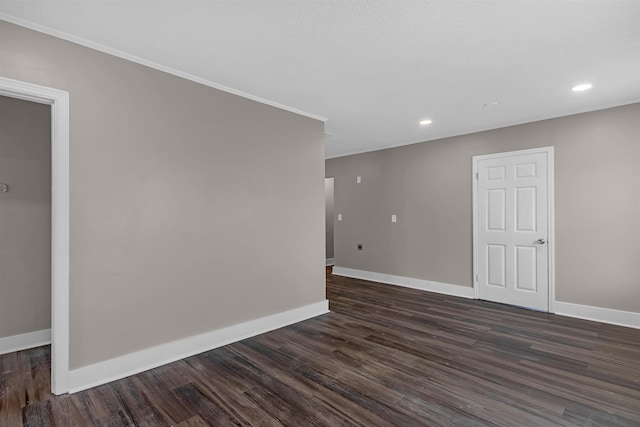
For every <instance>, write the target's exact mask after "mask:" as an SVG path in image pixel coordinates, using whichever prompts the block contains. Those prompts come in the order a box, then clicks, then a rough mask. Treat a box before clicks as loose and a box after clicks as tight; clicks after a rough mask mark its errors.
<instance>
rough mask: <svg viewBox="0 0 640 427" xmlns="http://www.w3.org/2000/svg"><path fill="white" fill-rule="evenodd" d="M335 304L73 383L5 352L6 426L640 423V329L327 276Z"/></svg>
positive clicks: (39, 360)
mask: <svg viewBox="0 0 640 427" xmlns="http://www.w3.org/2000/svg"><path fill="white" fill-rule="evenodd" d="M327 295H328V298H329V300H330V302H331V311H332V312H331V313H330V314H327V315H324V316H321V317H317V318H314V319H311V320H308V321H305V322H301V323H298V324H296V325H293V326H289V327H287V328H283V329H280V330H277V331H274V332H270V333H267V334H264V335H260V336H257V337H254V338H251V339H247V340H244V341H241V342H238V343H236V344H233V345H229V346H226V347H223V348H220V349H216V350H213V351H209V352H207V353H203V354H200V355H197V356H193V357H190V358H188V359H184V360H181V361H178V362H175V363H171V364H169V365H166V366H163V367H160V368H157V369H153V370H150V371H147V372H144V373H142V374H138V375H135V376H132V377H129V378H126V379H123V380H120V381H115V382H113V383H110V384H106V385H103V386H99V387H96V388H93V389H90V390H87V391H84V392H80V393H76V394H73V395H66V396H58V397H55V396H52V395H51V394H50V393H49V392H48V390H49V363H50V350H49V347H40V348H36V349H33V350H27V351H21V352H17V353H12V354H7V355H4V356H0V426H2V427H10V426H19V425H27V426H48V425H55V426H86V425H100V426H120V425H147V426H164V425H176V426H202V425H212V426H233V425H257V426H279V425H287V426H308V425H323V426H367V427H370V426H390V425H393V426H425V425H426V426H428V425H467V426H472V425H504V426H528V425H535V426H550V425H564V426H568V425H588V426H593V425H602V426H631V425H634V426H638V425H640V330H635V329H629V328H623V327H617V326H610V325H604V324H599V323H595V322H588V321H583V320H577V319H571V318H567V317H560V316H555V315H551V314H546V313H538V312H533V311H527V310H522V309H518V308H514V307H508V306H504V305H500V304H493V303H488V302H482V301H472V300H465V299H460V298H455V297H449V296H444V295H438V294H433V293H426V292H421V291H417V290H412V289H405V288H400V287H394V286H388V285H381V284H376V283H372V282H366V281H362V280H353V279H346V278H340V277H335V276H328V278H327Z"/></svg>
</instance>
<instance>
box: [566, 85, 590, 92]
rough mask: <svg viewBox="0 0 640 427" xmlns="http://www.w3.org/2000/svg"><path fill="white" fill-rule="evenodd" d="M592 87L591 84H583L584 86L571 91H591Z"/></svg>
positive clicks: (578, 86) (575, 87)
mask: <svg viewBox="0 0 640 427" xmlns="http://www.w3.org/2000/svg"><path fill="white" fill-rule="evenodd" d="M591 86H592V85H591V83H583V84H579V85H577V86H574V87H573V88H571V90H572V91H574V92H582V91H583V90H589V89H591Z"/></svg>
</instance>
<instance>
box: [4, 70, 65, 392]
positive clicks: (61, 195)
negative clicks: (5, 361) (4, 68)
mask: <svg viewBox="0 0 640 427" xmlns="http://www.w3.org/2000/svg"><path fill="white" fill-rule="evenodd" d="M0 95H3V96H8V97H11V98H18V99H23V100H26V101H32V102H38V103H40V104H47V105H51V166H52V167H51V391H52V393H53V394H63V393H67V392H68V391H69V389H68V376H69V93H68V92H65V91H62V90H58V89H52V88H48V87H44V86H39V85H34V84H31V83H26V82H22V81H19V80H12V79H7V78H4V77H0Z"/></svg>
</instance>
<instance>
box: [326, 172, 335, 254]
mask: <svg viewBox="0 0 640 427" xmlns="http://www.w3.org/2000/svg"><path fill="white" fill-rule="evenodd" d="M333 199H334V178H333V177H331V178H325V179H324V200H325V201H324V206H325V237H326V238H325V245H326V246H325V248H326V253H325V255H326V256H325V258H326V260H327V262H326V265H327V266H332V265H333V264H334V261H335V254H334V251H333V231H334V227H333V218H334V201H333Z"/></svg>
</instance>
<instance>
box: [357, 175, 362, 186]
mask: <svg viewBox="0 0 640 427" xmlns="http://www.w3.org/2000/svg"><path fill="white" fill-rule="evenodd" d="M360 183H362V177H361V176H359V177H357V178H356V184H360Z"/></svg>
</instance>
